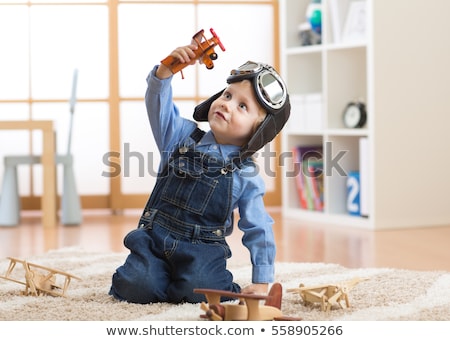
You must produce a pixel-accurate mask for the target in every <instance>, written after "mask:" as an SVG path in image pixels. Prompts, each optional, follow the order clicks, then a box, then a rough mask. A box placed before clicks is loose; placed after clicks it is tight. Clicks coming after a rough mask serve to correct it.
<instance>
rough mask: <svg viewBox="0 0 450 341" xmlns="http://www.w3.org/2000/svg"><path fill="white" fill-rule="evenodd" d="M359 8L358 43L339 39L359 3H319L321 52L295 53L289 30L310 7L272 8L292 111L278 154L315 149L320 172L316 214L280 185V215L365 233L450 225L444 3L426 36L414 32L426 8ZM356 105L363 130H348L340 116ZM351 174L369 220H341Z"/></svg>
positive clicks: (448, 55)
mask: <svg viewBox="0 0 450 341" xmlns="http://www.w3.org/2000/svg"><path fill="white" fill-rule="evenodd" d="M363 2H365V4H366V6H365V8H363V9H362V10H361V8H360V11H359V12H358V13H360V14H359V15H361V16H360V17H358V20H359V19H361V20H362V21H361V22H363V23H365V24H364V25H363V26H361V27H357V32H356V34H354V33H355V32H352V33H351V34H348V32H346V34H343V35H340V33H339V32H344V31H345V30H344V25H345V23H346V21H347V19H346V16H347V13H348V12H349V8H353V10H354V9H355V7H356V8H358V6H360V4H361V1H358V0H322V34H323V36H322V43H321V44H320V45H314V46H299V45H300V41H299V37H298V34H297V29H298V25H299V24H300V23H302V22H304V21H305V19H306V18H305V14H306V9H307V7H308V5H309V4H310V0H279V4H280V7H279V8H280V11H279V13H280V20H279V23H280V37H281V40H280V46H281V49H280V52H281V55H280V61H281V63H280V65H281V72H282V74H283V77H284V78H285V79H286V82H287V86H288V90H289V93H290V98H291V104H292V110H291V118H290V120H289V122H288V124H287V127H286V128H285V130H284V131H283V134H282V141H281V142H282V150H283V151H285V152H286V151H292V150H293V148H294V147H297V146H308V145H321V146H322V148H323V160H324V161H323V168H324V172H325V177H324V181H323V184H324V185H323V199H324V210H323V212H314V211H309V210H305V209H304V208H302V205H300V200H299V194H298V188H297V187H296V181H295V179H294V178H293V177H288V176H286V177H284V178H283V179H282V188H283V212H284V213H285V214H286V216H288V217H293V218H295V219H303V220H311V221H317V222H322V223H329V224H340V225H347V226H355V227H360V228H369V229H390V228H409V227H423V226H434V225H448V224H450V210H448V198H447V196H448V193H449V192H450V181H445V179H446V175H445V171H446V170H448V169H450V157H448V156H447V155H448V147H449V143H448V127H449V126H450V115H448V112H449V108H450V96H447V95H446V94H445V91H446V90H447V89H448V84H449V83H450V69H449V68H448V60H450V45H449V44H448V43H446V42H447V37H446V33H447V32H449V31H450V21H448V20H446V17H445V16H446V13H448V12H449V11H450V2H445V1H442V2H440V3H439V4H435V6H434V7H433V13H434V14H435V16H436V17H433V19H432V20H433V25H425V26H424V25H417V23H420V22H423V13H425V12H426V11H427V10H429V2H427V1H425V0H418V1H413V2H408V6H406V7H405V6H404V1H399V0H392V1H390V2H389V10H386V5H385V4H384V3H383V2H382V1H375V0H363ZM332 5H336V6H337V8H338V10H339V11H338V12H336V11H335V10H336V7H333V6H332ZM353 10H352V11H353ZM336 13H338V14H339V15H336ZM361 13H362V14H361ZM398 13H401V15H400V16H399V15H398ZM339 17H340V19H342V20H341V21H340V26H339V25H338V26H334V24H335V23H337V22H339V20H336V18H338V19H339ZM363 27H364V28H363ZM361 28H363V29H361ZM365 32H366V33H367V34H365ZM361 33H364V34H361ZM335 36H336V37H335ZM350 37H351V38H350ZM355 38H356V39H358V40H352V39H355ZM423 65H426V67H423ZM311 99H315V100H311ZM355 101H361V102H363V103H365V105H366V111H367V122H366V124H365V125H364V126H363V127H362V128H357V129H351V128H346V127H345V125H344V122H343V117H342V116H343V111H344V109H345V107H346V106H347V105H348V103H349V102H355ZM311 103H312V105H311ZM311 113H312V114H311ZM311 115H312V116H311ZM428 160H432V161H431V163H432V170H430V169H426V163H427V161H428ZM286 162H287V161H286V160H285V164H286ZM291 163H292V164H293V159H292V160H291ZM285 167H286V166H285ZM291 167H293V165H291ZM297 168H298V167H297ZM353 171H359V172H360V181H361V182H364V189H365V190H364V193H362V192H361V193H360V194H361V195H363V194H364V202H365V203H367V206H365V207H367V210H368V216H367V217H358V216H353V215H350V214H349V213H347V211H348V209H347V197H348V189H347V180H348V175H349V174H350V172H353ZM430 171H431V172H432V173H429V172H430ZM427 174H429V175H427ZM364 215H365V214H364Z"/></svg>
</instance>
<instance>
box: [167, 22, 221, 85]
mask: <svg viewBox="0 0 450 341" xmlns="http://www.w3.org/2000/svg"><path fill="white" fill-rule="evenodd" d="M210 32H211V34H212V35H213V36H212V38H210V39H206V37H205V35H204V30H200V31H198V32H197V33H196V34H195V35H194V36H193V37H192V39H193V41H194V42H195V43H197V46H198V49H197V50H195V51H194V52H195V59H199V60H200V61H201V62H202V63H203V64H205V66H206V68H207V69H212V68H213V67H214V62H213V60H216V59H217V53H216V52H215V51H214V48H215V47H216V46H217V45H219V47H220V48H221V50H222V51H225V47H224V46H223V44H222V42H221V41H220V39H219V37H218V36H217V34H216V32H214V30H213V29H212V28H211V29H210ZM161 63H162V64H164V65H165V66H167V67H168V68H169V69H170V70H171V71H172V73H173V74H175V73H177V72H178V71H181V70H182V69H184V68H185V67H186V66H187V65H188V63H181V62H180V61H179V60H178V59H175V58H174V57H172V56H167V57H166V58H164V59H163V60H162V61H161ZM181 75H182V77H183V73H181ZM183 78H184V77H183Z"/></svg>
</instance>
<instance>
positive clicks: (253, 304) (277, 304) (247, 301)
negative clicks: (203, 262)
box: [194, 283, 301, 321]
mask: <svg viewBox="0 0 450 341" xmlns="http://www.w3.org/2000/svg"><path fill="white" fill-rule="evenodd" d="M194 292H195V293H199V294H204V295H205V297H206V300H207V301H208V303H205V302H202V303H201V305H200V309H202V310H203V311H204V312H205V314H202V315H200V317H202V318H205V319H209V320H212V321H273V320H277V321H296V320H297V321H298V320H301V319H300V318H294V317H288V316H283V314H282V312H281V298H282V287H281V284H280V283H274V284H273V285H272V288H271V289H270V292H269V294H268V295H257V294H241V293H234V292H230V291H226V290H215V289H194ZM222 297H228V298H234V299H237V300H239V303H238V304H235V303H221V298H222ZM261 300H263V301H264V305H262V304H260V301H261Z"/></svg>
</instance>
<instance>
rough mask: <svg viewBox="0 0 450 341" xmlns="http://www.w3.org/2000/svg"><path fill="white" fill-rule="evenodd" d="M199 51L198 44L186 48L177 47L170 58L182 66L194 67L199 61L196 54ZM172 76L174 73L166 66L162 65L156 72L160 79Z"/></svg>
mask: <svg viewBox="0 0 450 341" xmlns="http://www.w3.org/2000/svg"><path fill="white" fill-rule="evenodd" d="M197 49H198V46H197V44H195V43H192V44H189V45H186V46H180V47H177V48H176V49H175V50H173V51H172V53H171V54H170V55H169V57H172V58H174V60H176V61H177V62H178V63H180V64H187V65H194V64H195V62H196V61H197V59H196V58H197V55H196V53H195V52H194V51H195V50H197ZM171 75H172V71H171V69H170V68H169V67H167V66H165V65H164V64H160V65H159V67H158V70H157V71H156V77H158V78H159V79H164V78H168V77H170V76H171Z"/></svg>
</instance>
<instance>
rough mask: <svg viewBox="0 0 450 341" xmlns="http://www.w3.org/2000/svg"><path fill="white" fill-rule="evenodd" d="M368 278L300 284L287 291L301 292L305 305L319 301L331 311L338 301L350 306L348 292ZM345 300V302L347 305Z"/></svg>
mask: <svg viewBox="0 0 450 341" xmlns="http://www.w3.org/2000/svg"><path fill="white" fill-rule="evenodd" d="M367 279H368V278H354V279H352V280H349V281H347V282H343V283H340V284H327V285H318V286H310V287H306V286H305V285H304V284H300V286H299V287H298V288H295V289H288V290H287V292H296V293H299V294H300V297H301V298H302V301H303V304H304V305H305V306H306V305H314V304H317V303H318V304H320V306H321V308H322V311H326V312H329V311H330V310H331V307H332V306H334V305H335V304H336V303H338V304H339V306H340V307H341V308H343V309H344V308H348V307H350V302H349V300H348V293H349V292H350V290H351V289H353V287H355V286H356V284H358V283H359V282H361V281H365V280H367ZM343 302H345V305H344V303H343Z"/></svg>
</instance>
